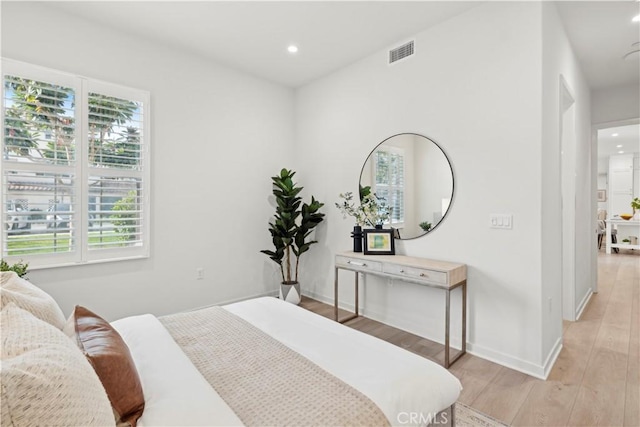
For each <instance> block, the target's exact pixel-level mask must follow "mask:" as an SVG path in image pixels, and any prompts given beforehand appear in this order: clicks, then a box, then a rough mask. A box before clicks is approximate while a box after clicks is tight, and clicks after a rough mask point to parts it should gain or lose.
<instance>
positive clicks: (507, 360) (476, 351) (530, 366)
mask: <svg viewBox="0 0 640 427" xmlns="http://www.w3.org/2000/svg"><path fill="white" fill-rule="evenodd" d="M305 296H308V297H309V298H313V299H315V300H317V301H320V302H324V303H326V304H330V305H333V299H329V298H326V297H324V296H323V295H318V294H315V293H313V292H306V293H305ZM338 307H339V308H341V309H344V310H349V311H353V310H354V306H353V304H344V303H339V304H338ZM360 312H361V313H362V314H363V315H365V316H366V317H368V318H370V319H373V320H377V321H379V322H383V323H385V324H387V325H389V326H393V327H395V328H399V329H402V330H405V331H407V332H410V333H413V334H416V332H415V331H411V330H407V328H405V327H402V326H397V325H395V324H394V323H395V322H394V321H393V319H389V318H386V317H385V316H382V315H381V314H380V313H375V312H372V311H371V310H368V311H367V310H366V309H365V308H363V306H362V303H361V304H360ZM416 335H420V336H422V337H424V338H426V339H428V340H431V341H434V342H437V343H439V344H444V343H443V342H442V341H441V339H434V337H429V336H424V334H416ZM451 347H452V348H460V337H454V336H452V337H451ZM561 349H562V340H561V339H559V340H558V342H557V343H556V345H555V346H554V350H553V351H552V352H551V353H550V355H549V357H548V358H547V362H546V363H545V365H543V366H541V365H537V364H535V363H531V362H528V361H526V360H522V359H518V358H516V357H513V356H510V355H508V354H504V353H501V352H497V351H494V350H491V349H488V348H486V347H482V346H479V345H474V344H473V343H470V342H467V352H468V353H470V354H473V355H474V356H477V357H480V358H481V359H485V360H489V361H491V362H494V363H497V364H499V365H502V366H505V367H507V368H511V369H514V370H516V371H519V372H522V373H524V374H527V375H531V376H532V377H535V378H540V379H546V377H547V375H548V372H549V371H550V370H551V367H552V366H553V363H554V362H555V359H556V358H557V357H558V354H560V350H561Z"/></svg>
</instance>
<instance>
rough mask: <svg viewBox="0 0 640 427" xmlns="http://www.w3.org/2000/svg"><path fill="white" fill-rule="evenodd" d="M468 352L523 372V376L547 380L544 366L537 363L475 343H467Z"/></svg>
mask: <svg viewBox="0 0 640 427" xmlns="http://www.w3.org/2000/svg"><path fill="white" fill-rule="evenodd" d="M467 352H468V353H470V354H473V355H474V356H477V357H479V358H481V359H485V360H488V361H490V362H494V363H497V364H498V365H501V366H505V367H507V368H510V369H513V370H516V371H519V372H522V373H523V374H527V375H530V376H532V377H535V378H539V379H541V380H544V379H546V376H545V369H544V366H540V365H536V364H535V363H531V362H529V361H526V360H522V359H519V358H517V357H513V356H510V355H508V354H505V353H501V352H499V351H495V350H491V349H489V348H486V347H482V346H480V345H477V344H473V343H467Z"/></svg>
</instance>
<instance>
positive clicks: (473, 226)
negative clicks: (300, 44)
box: [296, 2, 557, 376]
mask: <svg viewBox="0 0 640 427" xmlns="http://www.w3.org/2000/svg"><path fill="white" fill-rule="evenodd" d="M415 46H416V54H415V57H413V58H411V59H408V60H405V61H402V62H399V63H397V64H394V65H393V66H388V65H387V64H386V62H385V61H386V51H383V52H378V53H377V54H375V55H372V56H370V57H368V58H365V59H363V60H361V61H359V62H357V63H355V64H353V65H352V66H350V67H347V68H344V69H342V70H340V71H338V72H336V73H334V74H332V75H330V76H328V77H326V78H323V79H320V80H318V81H316V82H314V83H312V84H309V85H307V86H305V87H303V88H301V89H300V90H299V91H298V93H297V107H296V112H297V117H296V120H297V134H296V140H297V143H298V147H297V152H298V153H299V157H298V159H297V163H298V165H299V169H300V171H301V174H302V175H301V178H304V179H303V181H304V182H305V183H306V185H307V188H310V189H312V191H313V192H314V193H315V194H316V196H317V197H318V198H320V199H321V200H323V201H326V202H330V204H331V205H332V204H333V203H332V202H334V201H337V200H338V194H339V193H342V192H345V191H353V192H356V191H357V185H358V174H359V171H360V167H361V165H362V163H363V162H364V160H365V158H366V156H367V155H368V153H369V152H370V150H371V149H372V148H373V147H374V146H375V145H376V144H377V143H379V142H380V141H382V140H384V139H385V138H387V137H389V136H391V135H394V134H397V133H401V132H415V133H418V134H422V135H425V136H427V137H430V138H433V139H434V140H435V141H437V142H438V144H440V145H441V146H442V148H443V150H444V151H445V152H446V153H447V155H448V156H449V158H450V160H451V162H452V165H453V168H454V177H455V188H456V190H455V191H456V193H455V196H454V200H453V202H452V207H451V210H450V213H449V215H448V216H447V218H445V219H444V221H443V223H442V224H441V225H440V226H439V227H438V228H437V229H435V230H434V231H433V232H431V233H429V234H428V235H427V236H426V237H423V238H420V239H414V240H410V241H406V242H399V245H398V252H400V253H406V254H408V255H413V256H422V257H427V258H434V259H442V260H450V261H458V262H463V263H466V264H467V265H468V284H469V290H468V292H469V294H468V301H469V312H468V317H469V329H468V332H469V344H470V346H469V349H470V350H471V351H472V352H474V353H476V354H478V355H480V356H482V357H486V358H489V359H493V360H497V361H499V362H500V363H503V364H505V365H509V366H513V367H515V368H517V369H520V370H523V371H526V372H530V373H532V374H534V375H539V376H540V375H543V370H544V369H543V363H544V361H545V357H544V356H543V355H542V348H541V341H542V330H541V328H542V320H541V315H542V312H541V290H542V284H541V283H542V277H541V262H542V259H541V254H542V252H543V251H542V247H541V231H542V230H541V224H542V219H541V208H540V198H541V175H542V163H541V162H542V159H541V141H542V133H541V123H542V115H541V94H542V86H541V85H542V71H541V55H542V54H541V52H542V37H541V6H540V5H539V4H537V3H527V2H518V3H511V2H488V3H486V4H483V5H479V6H478V7H476V8H473V9H472V10H470V11H468V12H466V13H465V14H463V15H460V16H458V17H455V18H453V19H451V20H449V21H446V22H444V23H442V24H440V25H439V26H437V27H434V28H432V29H429V30H427V31H425V32H422V33H420V34H418V35H417V37H416V45H415ZM556 99H557V98H556ZM490 213H511V214H513V218H514V220H513V229H512V230H496V229H490V228H489V214H490ZM352 225H353V224H352V223H351V222H350V221H348V220H344V219H343V218H342V216H341V215H340V213H339V212H338V210H337V209H332V208H331V207H329V208H328V209H327V228H326V236H324V238H323V239H322V241H321V243H320V246H319V247H318V248H317V250H316V252H315V253H314V254H313V258H314V265H309V264H307V269H306V271H305V274H306V277H307V280H308V281H307V282H306V283H303V289H304V291H305V292H306V293H307V294H312V295H315V296H317V297H320V298H323V299H331V298H332V297H333V288H332V281H333V268H332V267H333V256H334V254H335V253H336V252H337V251H341V250H346V249H348V248H349V247H350V245H351V242H350V239H349V231H350V230H351V227H352ZM550 250H551V251H553V249H552V248H551V249H550ZM343 279H344V280H345V281H346V280H352V275H350V274H345V276H344V278H343ZM341 280H342V279H341ZM365 282H366V284H365V285H364V286H363V288H364V298H363V301H364V306H365V313H366V314H367V315H369V316H371V317H374V318H378V319H381V320H384V321H386V322H388V323H390V324H393V325H397V326H399V327H402V328H404V329H406V330H409V331H413V332H416V333H418V334H420V335H422V336H425V337H429V338H432V339H437V340H442V337H443V332H442V331H443V328H444V325H443V320H442V319H443V316H444V313H443V293H442V292H439V291H437V290H432V289H428V288H424V287H420V286H419V285H411V284H400V283H397V284H394V283H388V282H387V281H385V280H378V279H375V278H367V280H366V281H365ZM343 299H344V301H345V302H349V301H351V302H352V301H353V296H352V290H351V286H345V287H344V295H343ZM454 313H455V311H454ZM457 326H459V325H457Z"/></svg>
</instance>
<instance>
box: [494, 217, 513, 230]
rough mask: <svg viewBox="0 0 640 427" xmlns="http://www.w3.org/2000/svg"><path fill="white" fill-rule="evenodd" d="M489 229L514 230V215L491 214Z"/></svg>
mask: <svg viewBox="0 0 640 427" xmlns="http://www.w3.org/2000/svg"><path fill="white" fill-rule="evenodd" d="M489 228H501V229H503V230H511V229H512V228H513V215H512V214H489Z"/></svg>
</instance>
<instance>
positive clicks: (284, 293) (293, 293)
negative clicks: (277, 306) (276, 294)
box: [280, 282, 300, 305]
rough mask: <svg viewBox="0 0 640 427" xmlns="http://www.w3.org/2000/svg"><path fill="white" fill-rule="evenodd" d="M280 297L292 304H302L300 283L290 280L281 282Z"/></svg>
mask: <svg viewBox="0 0 640 427" xmlns="http://www.w3.org/2000/svg"><path fill="white" fill-rule="evenodd" d="M280 299H281V300H283V301H287V302H290V303H291V304H295V305H298V304H300V283H298V282H290V283H284V282H283V283H281V284H280Z"/></svg>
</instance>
